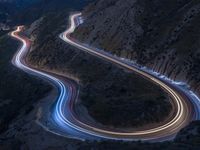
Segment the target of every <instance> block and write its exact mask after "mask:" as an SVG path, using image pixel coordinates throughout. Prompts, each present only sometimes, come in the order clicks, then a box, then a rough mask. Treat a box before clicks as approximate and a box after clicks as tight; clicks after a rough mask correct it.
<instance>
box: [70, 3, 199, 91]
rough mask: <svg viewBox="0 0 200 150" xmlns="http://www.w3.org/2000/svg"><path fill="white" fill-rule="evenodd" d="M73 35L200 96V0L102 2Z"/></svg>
mask: <svg viewBox="0 0 200 150" xmlns="http://www.w3.org/2000/svg"><path fill="white" fill-rule="evenodd" d="M83 16H84V18H85V23H84V24H82V25H81V26H79V27H78V29H77V30H76V32H75V33H74V35H73V36H74V37H75V38H77V39H79V40H80V41H82V42H84V43H89V44H91V45H93V46H95V47H99V48H103V49H105V50H107V51H110V52H112V53H114V54H117V55H118V56H120V57H125V58H129V59H132V60H136V61H137V62H138V63H140V64H144V65H146V66H148V67H150V68H153V69H154V70H156V71H158V72H160V73H162V74H165V75H167V76H168V77H170V78H172V79H175V80H179V81H186V82H187V83H189V84H190V85H191V86H192V88H193V89H194V90H195V91H196V92H198V93H200V84H199V82H200V70H199V68H200V48H199V47H200V30H199V26H200V1H199V0H98V1H97V2H95V3H93V4H91V5H90V6H88V7H87V8H86V9H85V10H84V11H83Z"/></svg>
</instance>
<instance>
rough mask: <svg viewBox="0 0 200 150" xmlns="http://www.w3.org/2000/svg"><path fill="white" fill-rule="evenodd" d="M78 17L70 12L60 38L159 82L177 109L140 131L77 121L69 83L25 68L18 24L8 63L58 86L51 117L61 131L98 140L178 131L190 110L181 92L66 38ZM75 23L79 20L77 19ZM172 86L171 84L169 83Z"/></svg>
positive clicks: (155, 136)
mask: <svg viewBox="0 0 200 150" xmlns="http://www.w3.org/2000/svg"><path fill="white" fill-rule="evenodd" d="M80 16H81V13H78V14H74V15H71V16H70V27H69V29H67V30H66V31H65V32H64V33H62V34H60V38H61V39H62V40H64V41H65V42H67V43H69V44H70V45H72V46H75V47H77V48H79V49H81V50H83V51H85V52H87V53H90V54H92V55H95V56H97V57H100V58H103V59H105V60H107V61H110V62H112V63H115V64H118V65H120V66H122V67H124V68H126V69H130V70H132V71H134V72H136V73H138V74H140V75H141V76H143V77H145V78H147V79H148V80H151V81H152V82H154V83H155V84H158V85H160V86H161V87H162V88H163V89H164V90H165V91H167V93H169V94H170V95H171V96H172V97H173V100H174V103H175V107H176V108H177V112H176V115H175V117H174V118H173V119H172V120H170V121H169V122H168V123H166V124H165V125H162V126H159V127H156V128H153V129H148V130H144V131H135V132H127V133H126V132H114V131H108V130H104V129H100V128H96V127H94V126H91V125H89V124H86V123H84V122H81V121H80V120H79V119H78V118H77V117H76V116H74V115H73V107H72V106H73V102H74V101H75V100H74V99H73V98H72V93H73V90H74V89H73V86H71V85H70V84H67V83H65V82H64V81H62V80H61V79H59V78H57V76H53V75H52V73H51V75H50V74H48V73H46V72H43V71H39V70H37V69H34V68H31V67H29V66H28V65H27V64H26V62H25V61H24V57H25V56H26V54H27V52H28V50H29V48H30V41H29V40H28V39H27V38H25V37H22V36H19V35H18V33H19V32H20V31H21V30H22V26H19V27H17V29H16V30H15V31H13V32H12V33H11V36H12V37H14V38H16V39H17V40H19V41H21V42H22V44H23V45H22V47H21V48H20V49H19V51H18V52H17V53H16V55H15V56H14V58H13V60H12V63H13V64H14V65H16V66H17V67H18V68H20V69H22V70H24V71H25V72H27V73H30V74H33V75H36V76H39V77H42V78H44V79H47V80H50V81H51V82H53V83H54V84H55V85H57V87H58V88H59V96H58V99H57V103H56V106H55V109H54V112H53V119H54V121H55V122H56V124H57V125H58V127H59V128H60V129H61V130H63V132H64V133H63V134H66V133H68V132H69V133H70V134H72V135H74V136H78V137H80V138H85V139H88V138H89V139H98V138H106V139H119V140H129V139H135V140H137V139H140V140H154V139H161V140H162V139H168V138H169V137H170V136H172V135H174V134H175V133H176V132H177V131H179V130H180V129H181V128H182V127H184V126H185V125H187V124H188V122H189V121H191V120H192V116H193V112H192V110H190V107H191V106H190V105H189V103H188V102H187V100H185V99H184V97H182V93H179V92H178V91H177V90H175V89H173V88H171V87H170V86H169V85H168V84H167V83H165V81H163V80H161V79H159V78H157V77H156V76H154V75H152V74H150V73H148V72H145V71H143V70H142V69H140V68H139V67H135V66H131V65H129V64H127V63H126V62H123V61H122V60H120V59H117V58H115V57H113V56H111V55H109V54H106V53H104V52H102V51H99V50H94V49H92V48H89V47H87V46H84V45H83V44H81V43H79V42H77V41H76V42H75V40H72V39H71V38H70V36H69V35H70V34H71V33H72V32H74V30H75V28H76V26H77V24H76V23H75V20H76V19H77V18H79V17H80ZM77 22H79V20H77ZM172 87H173V86H172Z"/></svg>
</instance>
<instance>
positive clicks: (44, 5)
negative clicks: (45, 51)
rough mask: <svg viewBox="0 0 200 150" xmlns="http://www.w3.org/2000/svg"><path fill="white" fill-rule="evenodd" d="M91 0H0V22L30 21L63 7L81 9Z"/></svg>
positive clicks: (22, 22) (19, 22) (21, 22)
mask: <svg viewBox="0 0 200 150" xmlns="http://www.w3.org/2000/svg"><path fill="white" fill-rule="evenodd" d="M91 1H93V0H0V23H7V24H10V25H13V24H14V25H15V24H24V23H28V24H29V23H31V22H33V21H34V20H36V19H38V18H39V17H41V16H42V15H44V14H46V13H50V12H56V11H60V10H63V9H69V8H70V9H81V8H82V7H83V6H85V5H86V4H87V3H88V2H91Z"/></svg>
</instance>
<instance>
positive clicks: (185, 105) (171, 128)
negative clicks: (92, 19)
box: [60, 13, 198, 139]
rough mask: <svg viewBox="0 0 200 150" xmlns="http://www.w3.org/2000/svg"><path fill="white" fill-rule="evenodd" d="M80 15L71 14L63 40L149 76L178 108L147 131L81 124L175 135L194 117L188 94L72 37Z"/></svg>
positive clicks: (132, 134)
mask: <svg viewBox="0 0 200 150" xmlns="http://www.w3.org/2000/svg"><path fill="white" fill-rule="evenodd" d="M80 16H81V13H77V14H73V15H71V16H70V27H69V29H67V30H66V31H65V32H64V33H62V34H60V38H61V39H62V40H64V41H65V42H67V43H68V44H70V45H72V46H74V47H76V48H78V49H81V50H83V51H85V52H87V53H89V54H92V55H94V56H97V57H100V58H103V59H104V60H107V61H110V62H112V63H115V64H117V65H120V66H122V67H124V68H126V69H129V70H132V71H134V72H135V73H138V74H140V75H141V76H143V77H145V78H147V79H148V80H151V81H152V82H154V83H156V84H158V85H159V86H160V87H162V88H163V89H164V90H165V91H166V92H167V93H168V94H170V95H171V97H172V98H173V100H174V104H175V106H176V108H177V112H176V116H175V117H174V118H173V119H172V120H170V121H169V122H168V123H166V124H165V125H162V126H159V127H157V128H153V129H149V130H145V131H135V132H133V133H121V132H111V131H106V130H102V129H98V128H95V127H91V126H89V125H88V124H85V123H82V122H81V124H82V125H83V126H85V127H87V128H90V129H91V130H95V131H97V132H100V133H104V134H111V135H115V136H140V135H142V136H145V135H148V134H152V135H153V134H155V133H159V132H160V134H159V136H160V137H165V136H166V135H167V136H166V137H168V136H169V135H175V134H176V133H177V132H178V131H179V130H180V129H181V128H183V127H185V126H186V125H187V124H188V123H189V122H190V121H191V120H192V119H193V113H194V110H192V109H191V108H193V106H192V104H191V103H190V102H189V98H188V95H185V94H184V93H182V92H181V91H178V90H177V89H175V87H174V86H171V87H170V85H169V83H165V81H164V80H161V79H160V78H158V77H156V76H155V75H152V74H150V73H148V72H145V71H144V70H141V69H140V68H138V67H136V66H132V65H130V64H127V63H126V62H124V61H123V60H121V59H119V58H116V57H113V56H112V55H110V54H108V53H105V52H103V51H101V50H97V49H95V48H91V47H88V46H86V45H84V44H82V43H80V42H78V41H76V40H74V39H72V38H71V37H70V34H71V33H73V32H74V30H75V28H76V26H78V25H79V24H76V22H77V23H79V22H80V21H79V20H76V19H78V18H79V17H80ZM75 21H76V22H75ZM172 87H173V88H172ZM182 95H183V96H182ZM187 98H188V99H187ZM190 105H191V106H190ZM196 108H198V106H195V109H196ZM195 115H196V114H195ZM150 139H151V138H150Z"/></svg>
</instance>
